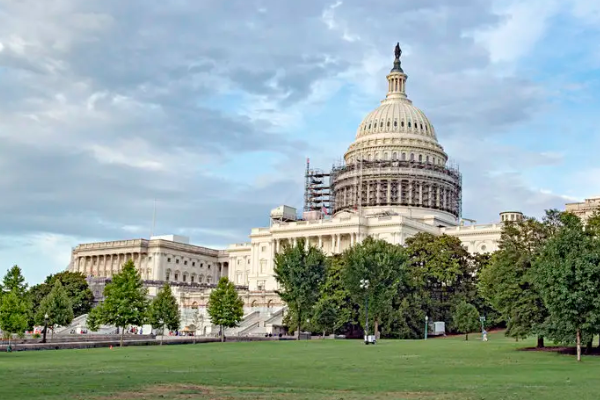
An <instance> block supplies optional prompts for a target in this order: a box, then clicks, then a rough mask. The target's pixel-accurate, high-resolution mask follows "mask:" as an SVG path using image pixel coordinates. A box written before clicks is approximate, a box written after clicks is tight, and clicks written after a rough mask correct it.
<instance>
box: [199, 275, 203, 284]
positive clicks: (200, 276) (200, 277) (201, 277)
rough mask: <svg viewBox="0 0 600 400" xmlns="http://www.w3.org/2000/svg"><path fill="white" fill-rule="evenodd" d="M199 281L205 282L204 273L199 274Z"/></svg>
mask: <svg viewBox="0 0 600 400" xmlns="http://www.w3.org/2000/svg"><path fill="white" fill-rule="evenodd" d="M198 283H204V275H198Z"/></svg>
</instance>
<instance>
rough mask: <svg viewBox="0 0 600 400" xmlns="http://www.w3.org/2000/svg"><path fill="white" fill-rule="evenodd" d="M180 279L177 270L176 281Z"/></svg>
mask: <svg viewBox="0 0 600 400" xmlns="http://www.w3.org/2000/svg"><path fill="white" fill-rule="evenodd" d="M178 279H179V274H178V273H177V272H175V281H176V282H177V280H178Z"/></svg>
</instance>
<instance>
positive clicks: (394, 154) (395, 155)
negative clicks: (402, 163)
mask: <svg viewBox="0 0 600 400" xmlns="http://www.w3.org/2000/svg"><path fill="white" fill-rule="evenodd" d="M397 159H398V153H396V152H394V153H392V160H397Z"/></svg>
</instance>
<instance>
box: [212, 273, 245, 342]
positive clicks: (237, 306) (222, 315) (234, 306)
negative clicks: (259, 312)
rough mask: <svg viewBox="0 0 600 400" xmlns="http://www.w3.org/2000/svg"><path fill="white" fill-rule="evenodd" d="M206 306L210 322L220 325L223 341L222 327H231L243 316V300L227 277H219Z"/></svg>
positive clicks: (223, 339) (222, 339)
mask: <svg viewBox="0 0 600 400" xmlns="http://www.w3.org/2000/svg"><path fill="white" fill-rule="evenodd" d="M206 308H207V310H206V311H207V312H208V315H210V319H211V321H212V323H213V324H215V325H219V326H220V327H221V341H222V342H224V341H225V329H224V328H233V327H234V326H237V324H238V323H239V322H240V321H241V320H242V319H243V318H244V301H243V300H242V298H241V297H240V296H238V293H237V291H236V290H235V285H234V284H233V282H230V281H229V279H227V277H222V278H221V279H219V283H218V284H217V287H216V288H215V290H213V291H212V292H211V293H210V298H209V300H208V305H207V307H206Z"/></svg>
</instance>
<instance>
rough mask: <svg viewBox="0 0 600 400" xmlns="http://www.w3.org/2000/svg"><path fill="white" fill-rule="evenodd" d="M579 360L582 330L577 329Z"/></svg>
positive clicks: (579, 359) (579, 356)
mask: <svg viewBox="0 0 600 400" xmlns="http://www.w3.org/2000/svg"><path fill="white" fill-rule="evenodd" d="M577 361H581V331H580V330H579V329H577Z"/></svg>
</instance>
